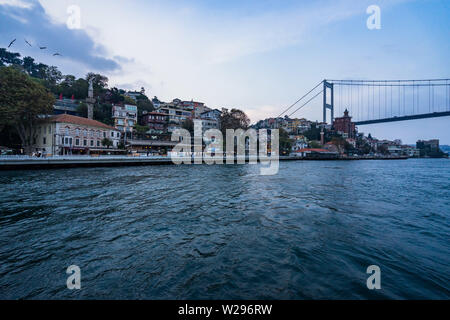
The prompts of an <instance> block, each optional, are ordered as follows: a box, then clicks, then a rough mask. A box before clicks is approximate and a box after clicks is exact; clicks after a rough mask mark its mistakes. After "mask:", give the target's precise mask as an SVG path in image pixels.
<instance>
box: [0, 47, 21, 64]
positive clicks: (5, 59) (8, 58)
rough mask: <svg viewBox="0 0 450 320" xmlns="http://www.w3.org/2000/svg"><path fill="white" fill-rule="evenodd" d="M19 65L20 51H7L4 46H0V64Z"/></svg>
mask: <svg viewBox="0 0 450 320" xmlns="http://www.w3.org/2000/svg"><path fill="white" fill-rule="evenodd" d="M12 64H14V65H21V64H22V61H21V60H20V53H16V52H9V51H7V50H6V49H5V48H0V66H9V65H12Z"/></svg>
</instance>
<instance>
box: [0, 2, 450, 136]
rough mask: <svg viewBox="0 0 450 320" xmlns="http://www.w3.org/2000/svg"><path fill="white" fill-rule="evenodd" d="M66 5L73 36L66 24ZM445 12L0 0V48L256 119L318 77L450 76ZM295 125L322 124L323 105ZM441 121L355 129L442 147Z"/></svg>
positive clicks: (449, 25) (335, 5) (339, 5)
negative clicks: (76, 17) (376, 24)
mask: <svg viewBox="0 0 450 320" xmlns="http://www.w3.org/2000/svg"><path fill="white" fill-rule="evenodd" d="M73 5H75V6H77V7H78V8H79V10H80V28H79V29H70V28H68V25H67V21H68V19H71V17H72V16H71V13H70V12H69V11H68V8H70V7H71V6H73ZM370 5H377V6H379V7H380V9H381V11H380V12H381V28H380V29H374V30H369V29H368V28H367V25H366V21H367V19H368V17H369V16H370V14H367V12H366V9H367V7H368V6H370ZM449 16H450V1H445V0H442V1H440V0H428V1H407V0H389V1H381V0H380V1H379V0H370V1H365V0H360V1H342V0H319V1H292V0H286V1H272V0H258V1H252V0H250V1H238V0H229V1H212V0H192V1H173V0H164V1H159V0H157V1H144V0H127V1H124V0H123V1H121V0H115V1H111V0H109V1H106V0H96V1H91V0H89V1H88V0H67V1H66V0H39V1H38V0H0V47H7V46H8V44H9V42H10V41H11V40H12V39H15V38H17V41H16V42H15V43H14V44H13V46H12V47H11V49H10V50H11V51H15V52H20V53H21V54H22V56H26V55H30V56H33V57H35V58H36V60H37V61H40V62H43V63H46V64H49V65H56V66H58V67H59V69H60V70H61V71H62V72H63V73H64V74H74V75H76V76H80V77H81V76H84V75H85V74H86V73H87V72H90V71H93V72H99V73H102V74H104V75H106V76H107V77H108V78H109V85H110V86H111V87H112V86H117V87H121V88H124V89H130V90H140V88H141V87H145V89H146V92H147V95H148V96H151V97H153V96H157V97H158V98H159V99H160V100H163V101H171V100H172V99H174V98H180V99H183V100H191V99H193V100H196V101H202V102H205V103H206V104H207V105H208V106H210V107H212V108H219V109H220V108H222V107H226V108H233V107H234V108H239V109H242V110H244V111H245V112H246V113H247V114H248V115H249V117H250V119H251V120H252V122H253V123H254V122H256V121H258V120H260V119H264V118H266V117H274V116H278V115H279V114H280V113H281V112H282V111H283V110H284V109H286V107H287V106H289V105H291V104H292V103H293V102H295V101H296V100H297V99H298V98H299V97H301V96H302V95H303V94H305V93H306V92H307V91H309V90H310V89H311V88H312V87H313V86H315V85H316V84H317V83H318V82H320V81H321V80H323V79H434V78H450V59H449V57H450V42H449V39H450V19H449ZM71 21H73V20H71ZM24 39H27V41H29V42H30V43H31V44H32V45H33V47H29V46H28V45H27V44H26V43H25V42H24ZM37 45H41V46H47V47H48V49H47V50H39V49H37V47H36V46H37ZM55 52H58V53H61V54H62V57H54V56H53V55H52V54H53V53H55ZM293 117H306V118H308V119H310V120H321V117H322V108H321V101H320V99H317V101H313V103H311V105H308V106H307V107H305V108H303V109H301V111H299V112H297V113H295V114H294V115H293ZM449 124H450V117H443V118H435V119H426V120H414V121H404V122H396V123H389V124H377V125H370V126H361V127H360V128H359V130H360V131H362V132H364V133H366V134H368V133H371V134H372V135H373V136H375V137H378V138H380V139H396V138H399V139H401V140H402V141H403V142H404V143H410V144H413V143H415V142H416V141H417V140H418V139H431V138H439V139H440V140H441V144H450V130H449V127H450V126H449Z"/></svg>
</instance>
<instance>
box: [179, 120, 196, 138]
mask: <svg viewBox="0 0 450 320" xmlns="http://www.w3.org/2000/svg"><path fill="white" fill-rule="evenodd" d="M181 127H182V128H183V129H186V130H187V131H189V133H190V134H191V135H193V134H194V121H192V120H191V119H186V120H184V121H183V123H182V124H181Z"/></svg>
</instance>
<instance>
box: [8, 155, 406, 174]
mask: <svg viewBox="0 0 450 320" xmlns="http://www.w3.org/2000/svg"><path fill="white" fill-rule="evenodd" d="M177 159H178V160H179V161H184V162H185V163H186V162H189V160H191V158H190V157H178V158H177ZM404 159H407V158H406V157H392V156H390V157H346V158H323V157H320V158H319V157H298V156H280V157H279V160H280V161H299V160H304V161H308V160H309V161H312V160H314V161H317V160H344V161H348V160H404ZM237 160H241V161H242V160H245V162H249V158H248V157H245V158H244V157H235V158H234V161H235V162H237ZM252 160H257V161H258V162H260V161H261V160H263V161H270V160H272V161H273V160H275V159H274V158H271V157H266V158H262V159H261V158H258V159H252ZM225 162H226V159H225V157H224V163H225ZM192 163H193V161H192ZM172 164H174V162H173V161H172V158H171V157H170V156H145V155H142V156H53V157H47V158H37V157H30V156H0V170H29V169H57V168H76V167H119V166H147V165H172Z"/></svg>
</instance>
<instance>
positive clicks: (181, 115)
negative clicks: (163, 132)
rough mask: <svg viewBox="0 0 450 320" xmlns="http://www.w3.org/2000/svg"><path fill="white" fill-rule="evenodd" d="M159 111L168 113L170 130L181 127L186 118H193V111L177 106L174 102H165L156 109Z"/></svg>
mask: <svg viewBox="0 0 450 320" xmlns="http://www.w3.org/2000/svg"><path fill="white" fill-rule="evenodd" d="M156 111H157V112H158V113H164V114H166V115H168V122H169V126H168V131H169V132H172V131H173V130H174V128H175V129H176V128H179V127H180V126H181V124H182V123H183V122H184V121H185V120H186V119H191V118H192V112H191V111H189V110H184V109H180V108H178V107H176V106H175V105H174V104H164V105H162V106H161V107H160V108H159V109H157V110H156Z"/></svg>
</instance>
